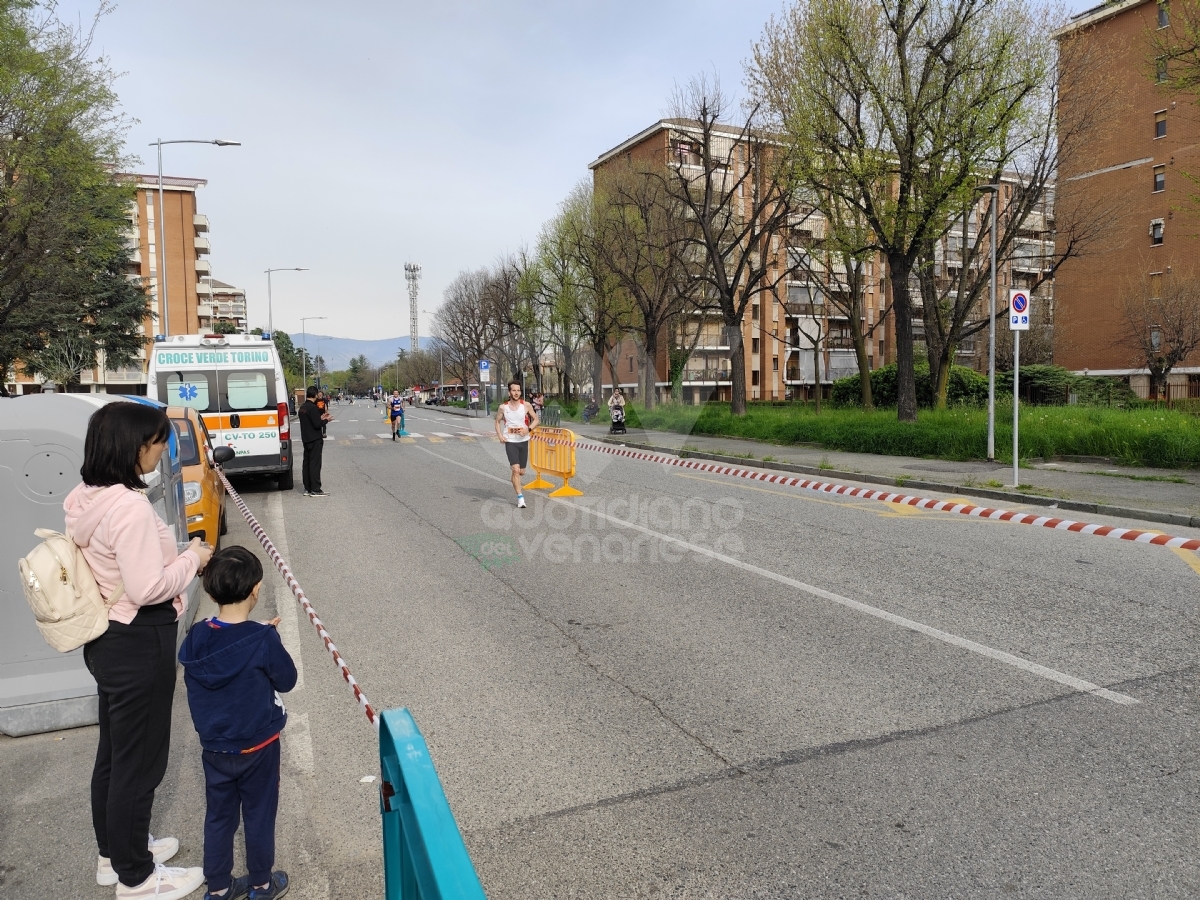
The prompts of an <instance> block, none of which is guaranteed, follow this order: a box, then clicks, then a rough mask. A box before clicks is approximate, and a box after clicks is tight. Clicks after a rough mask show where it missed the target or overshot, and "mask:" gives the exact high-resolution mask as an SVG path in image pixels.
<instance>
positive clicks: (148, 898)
mask: <svg viewBox="0 0 1200 900" xmlns="http://www.w3.org/2000/svg"><path fill="white" fill-rule="evenodd" d="M202 884H204V870H203V869H201V868H200V867H199V866H193V867H192V868H190V869H176V868H173V867H171V866H162V865H158V866H155V867H154V871H153V872H151V873H150V877H149V878H147V879H146V880H145V881H143V882H142V883H141V884H139V885H138V886H137V887H129V886H127V885H124V884H118V885H117V900H180V898H182V897H186V896H187V895H188V894H190V893H191V892H192V891H194V890H196V888H198V887H200V885H202Z"/></svg>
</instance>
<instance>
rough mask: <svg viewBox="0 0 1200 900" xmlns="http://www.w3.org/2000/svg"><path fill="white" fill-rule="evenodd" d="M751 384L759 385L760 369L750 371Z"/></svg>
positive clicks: (752, 385)
mask: <svg viewBox="0 0 1200 900" xmlns="http://www.w3.org/2000/svg"><path fill="white" fill-rule="evenodd" d="M750 385H751V387H758V369H755V370H753V371H752V372H751V373H750Z"/></svg>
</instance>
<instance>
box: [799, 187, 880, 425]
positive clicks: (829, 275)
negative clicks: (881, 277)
mask: <svg viewBox="0 0 1200 900" xmlns="http://www.w3.org/2000/svg"><path fill="white" fill-rule="evenodd" d="M797 205H798V207H799V208H800V209H801V210H803V211H804V212H803V218H802V224H803V225H806V226H807V227H803V228H797V229H795V230H794V231H793V232H792V237H791V240H790V243H789V246H788V250H787V252H788V268H789V270H790V272H789V274H790V275H791V276H792V277H794V278H796V279H798V280H799V281H801V282H807V284H800V285H797V286H796V288H795V290H796V293H797V294H799V296H798V297H797V298H796V299H795V300H794V301H793V299H792V297H791V296H789V297H788V312H789V313H793V310H795V313H793V314H796V315H800V314H803V313H805V312H807V313H809V314H810V315H812V316H814V317H815V316H816V315H818V314H828V312H827V311H828V310H829V309H830V308H832V310H833V314H836V315H839V316H840V317H842V318H844V319H845V320H846V323H847V330H848V333H849V337H850V342H851V344H852V346H853V347H854V356H855V361H856V363H857V365H858V375H859V379H858V380H859V392H860V397H861V400H862V405H863V409H871V408H872V407H873V406H874V398H873V397H872V396H871V362H870V359H869V358H868V354H867V342H868V341H869V340H871V339H872V337H873V335H874V333H875V329H876V328H878V327H879V326H880V325H881V324H882V323H883V321H884V320H885V319H886V317H887V313H888V310H889V309H890V305H889V306H888V307H885V308H884V309H883V310H882V311H881V312H880V313H879V317H878V318H877V319H876V320H875V322H874V323H873V324H871V325H870V326H867V325H866V318H867V316H866V306H865V302H866V289H867V282H868V280H869V279H870V278H871V276H872V275H873V273H874V259H875V256H876V254H875V249H874V240H873V237H872V235H871V231H870V228H869V227H868V226H867V223H866V221H865V220H864V218H863V216H862V215H861V213H860V212H859V211H858V210H857V209H855V208H853V207H848V206H847V205H846V204H844V203H841V202H839V201H837V200H835V199H833V198H832V197H830V196H829V195H825V196H813V195H811V194H810V193H808V192H805V193H804V194H803V195H802V196H801V197H799V198H797ZM790 291H791V286H789V292H790ZM826 300H827V301H828V304H829V306H828V307H825V304H824V301H826ZM797 303H798V304H799V309H796V305H797ZM806 306H807V309H805V307H806ZM825 327H826V328H827V326H825ZM789 344H792V341H791V339H790V337H789ZM817 383H818V386H819V385H820V380H819V379H818V382H817ZM818 409H819V406H818Z"/></svg>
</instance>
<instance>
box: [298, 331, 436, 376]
mask: <svg viewBox="0 0 1200 900" xmlns="http://www.w3.org/2000/svg"><path fill="white" fill-rule="evenodd" d="M289 336H290V337H291V339H292V343H293V344H294V345H295V346H296V347H303V346H305V340H307V341H308V345H307V346H308V352H309V353H311V354H312V355H313V356H316V355H317V354H320V355H321V357H322V359H324V361H325V367H326V368H327V369H329V370H330V371H337V370H339V369H345V368H346V367H348V366H349V365H350V360H352V359H353V358H354V357H356V356H365V357H366V358H367V359H369V360H370V361H371V364H372V365H374V366H384V365H387V364H388V363H390V362H392V361H394V360H395V359H396V353H397V352H398V351H400V350H408V345H409V338H408V336H407V335H406V336H404V337H394V338H383V339H382V340H378V341H358V340H355V339H353V338H339V337H330V336H329V335H324V334H314V333H313V332H311V331H310V332H309V333H308V334H307V335H305V334H302V333H300V332H296V333H295V334H293V335H289ZM431 343H432V339H431V338H425V337H423V338H421V343H420V346H421V349H422V350H428V349H429V346H430V344H431Z"/></svg>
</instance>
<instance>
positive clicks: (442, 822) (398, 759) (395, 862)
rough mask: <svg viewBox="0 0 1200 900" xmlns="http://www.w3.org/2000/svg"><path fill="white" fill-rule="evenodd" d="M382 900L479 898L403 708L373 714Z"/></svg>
mask: <svg viewBox="0 0 1200 900" xmlns="http://www.w3.org/2000/svg"><path fill="white" fill-rule="evenodd" d="M379 764H380V769H381V771H382V773H383V783H382V784H381V785H380V788H379V807H380V813H381V814H382V816H383V874H384V896H385V897H386V898H387V900H485V895H484V893H483V885H481V884H480V883H479V876H478V875H476V874H475V867H474V866H473V865H472V864H471V857H470V856H469V855H467V847H466V845H465V844H464V843H463V839H462V835H461V834H460V833H459V830H458V824H457V823H456V822H455V821H454V814H453V813H451V812H450V804H449V803H447V802H446V794H445V792H443V791H442V783H441V781H440V780H438V776H437V772H436V771H435V770H434V768H433V760H432V759H430V757H429V748H428V747H426V746H425V738H423V737H421V732H420V730H419V729H418V728H417V723H416V722H414V721H413V717H412V715H411V714H410V713H409V711H408V710H407V709H389V710H387V711H385V712H384V713H383V714H382V715H381V716H380V717H379Z"/></svg>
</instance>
